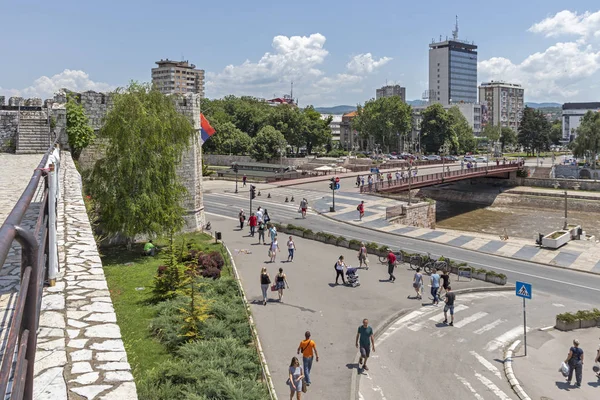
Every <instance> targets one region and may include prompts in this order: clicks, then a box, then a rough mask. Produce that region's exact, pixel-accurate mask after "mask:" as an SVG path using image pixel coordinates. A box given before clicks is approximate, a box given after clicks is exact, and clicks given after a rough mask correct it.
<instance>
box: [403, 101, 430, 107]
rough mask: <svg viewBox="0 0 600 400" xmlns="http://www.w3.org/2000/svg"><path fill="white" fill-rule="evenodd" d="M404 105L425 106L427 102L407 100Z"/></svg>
mask: <svg viewBox="0 0 600 400" xmlns="http://www.w3.org/2000/svg"><path fill="white" fill-rule="evenodd" d="M406 103H407V104H410V105H411V106H425V105H427V102H426V101H424V100H408V101H407V102H406Z"/></svg>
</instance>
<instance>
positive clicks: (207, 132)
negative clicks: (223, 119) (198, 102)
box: [200, 113, 215, 144]
mask: <svg viewBox="0 0 600 400" xmlns="http://www.w3.org/2000/svg"><path fill="white" fill-rule="evenodd" d="M214 134H215V128H213V127H212V126H210V124H209V123H208V120H207V119H206V117H205V116H204V114H202V113H201V114H200V137H201V138H202V144H204V142H206V141H207V140H208V139H210V138H211V136H212V135H214Z"/></svg>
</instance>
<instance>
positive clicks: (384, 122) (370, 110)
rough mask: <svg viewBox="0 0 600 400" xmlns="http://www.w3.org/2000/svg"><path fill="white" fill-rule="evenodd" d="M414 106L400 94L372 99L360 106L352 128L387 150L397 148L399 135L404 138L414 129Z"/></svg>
mask: <svg viewBox="0 0 600 400" xmlns="http://www.w3.org/2000/svg"><path fill="white" fill-rule="evenodd" d="M411 123H412V108H411V106H410V105H408V104H406V103H404V102H403V101H402V99H401V98H400V97H399V96H391V97H382V98H379V99H377V100H374V99H371V100H369V101H367V102H366V103H365V105H364V106H360V105H359V106H358V108H357V115H356V117H354V120H353V121H352V128H353V129H356V130H357V131H358V132H360V134H361V136H362V137H363V138H371V140H373V141H374V142H375V143H377V144H380V145H381V146H382V148H383V149H386V152H389V151H390V149H396V148H397V146H398V143H399V137H402V138H403V139H405V138H406V136H407V135H408V134H409V133H410V132H411V129H412V125H411Z"/></svg>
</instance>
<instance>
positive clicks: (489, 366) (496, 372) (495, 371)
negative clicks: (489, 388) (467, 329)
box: [469, 350, 502, 379]
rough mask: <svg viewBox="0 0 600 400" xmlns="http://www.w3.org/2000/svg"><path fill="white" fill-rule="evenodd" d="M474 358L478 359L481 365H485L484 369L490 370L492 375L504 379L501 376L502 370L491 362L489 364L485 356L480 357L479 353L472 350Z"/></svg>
mask: <svg viewBox="0 0 600 400" xmlns="http://www.w3.org/2000/svg"><path fill="white" fill-rule="evenodd" d="M469 353H470V354H471V355H472V356H473V357H475V358H476V359H477V361H479V363H480V364H481V365H483V366H484V367H486V368H487V369H488V371H490V372H491V373H492V374H494V375H496V376H497V377H498V379H502V376H501V374H500V370H499V369H498V368H496V366H495V365H494V364H492V363H491V362H489V361H488V360H486V359H485V358H484V357H483V356H481V355H479V354H478V353H477V352H475V351H473V350H471V351H470V352H469Z"/></svg>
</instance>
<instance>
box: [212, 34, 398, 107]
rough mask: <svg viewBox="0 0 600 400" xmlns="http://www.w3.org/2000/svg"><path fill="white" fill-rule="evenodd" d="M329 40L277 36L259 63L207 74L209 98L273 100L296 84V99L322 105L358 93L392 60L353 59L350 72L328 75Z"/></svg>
mask: <svg viewBox="0 0 600 400" xmlns="http://www.w3.org/2000/svg"><path fill="white" fill-rule="evenodd" d="M325 42H326V38H325V36H323V35H321V34H320V33H314V34H312V35H310V36H291V37H287V36H275V37H274V38H273V42H272V44H271V47H272V48H273V51H271V52H267V53H265V54H264V55H263V56H262V57H261V58H260V59H259V60H258V61H256V62H253V61H250V60H246V61H245V62H243V63H242V64H238V65H233V64H231V65H228V66H227V67H225V68H224V69H223V70H222V71H220V72H208V73H207V83H206V87H207V92H208V95H209V97H220V96H223V95H227V94H237V95H253V96H257V97H271V96H272V95H274V94H276V95H278V96H279V95H281V92H282V91H286V90H287V88H288V87H289V85H290V82H291V81H294V97H296V96H299V97H300V99H301V101H302V102H306V101H316V102H320V100H322V99H320V96H324V97H323V98H331V96H327V97H325V95H328V94H330V93H334V92H337V93H339V91H340V90H343V89H344V88H345V89H348V90H351V89H355V88H356V84H358V83H359V82H361V81H362V80H363V79H364V75H365V74H367V73H371V72H373V71H374V70H375V69H377V68H379V67H380V66H382V65H384V64H386V63H387V62H389V61H390V60H391V58H388V57H382V58H380V59H379V60H374V59H373V56H372V55H371V53H366V54H360V55H358V56H355V57H353V59H352V60H351V61H350V62H349V63H348V64H347V71H346V72H342V73H337V74H332V75H329V74H326V73H325V71H324V70H323V68H324V66H325V61H326V58H327V56H328V55H329V51H328V50H327V49H325Z"/></svg>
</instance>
